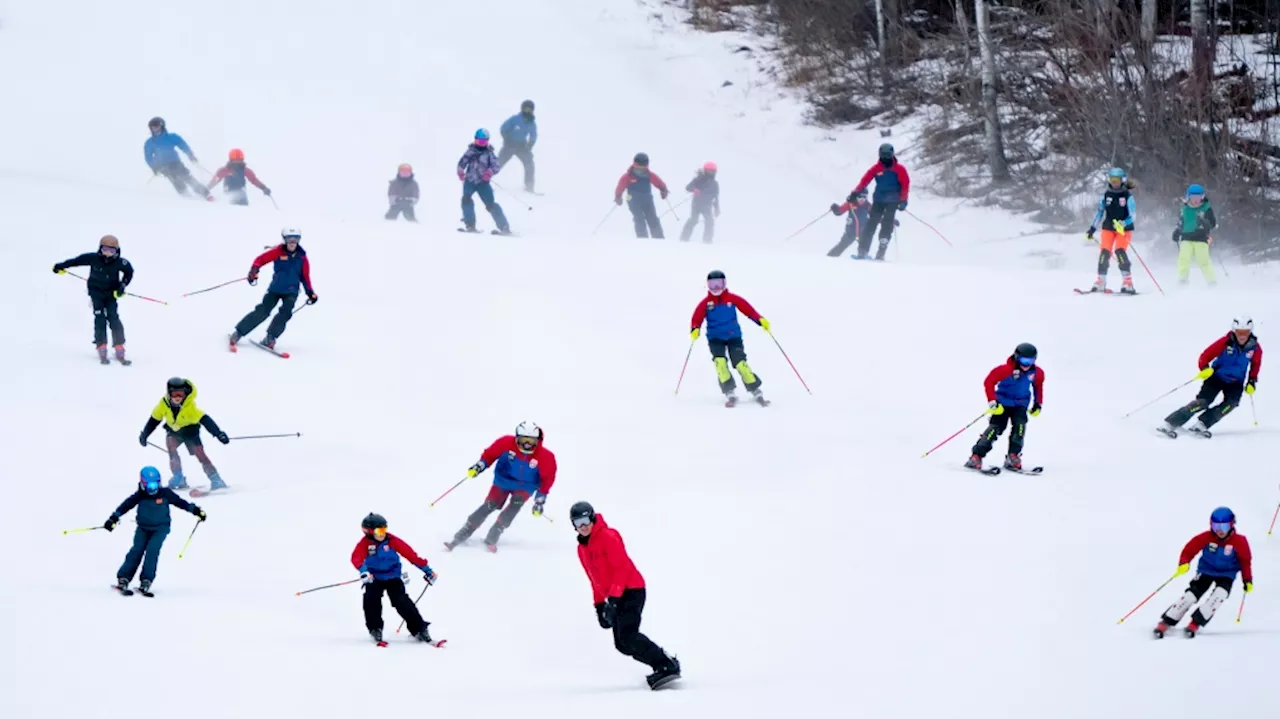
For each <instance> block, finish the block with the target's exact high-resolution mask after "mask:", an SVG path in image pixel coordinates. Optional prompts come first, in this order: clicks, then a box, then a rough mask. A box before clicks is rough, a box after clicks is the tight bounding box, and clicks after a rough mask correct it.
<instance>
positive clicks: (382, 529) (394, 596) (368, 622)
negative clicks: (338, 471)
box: [351, 512, 445, 647]
mask: <svg viewBox="0 0 1280 719" xmlns="http://www.w3.org/2000/svg"><path fill="white" fill-rule="evenodd" d="M360 529H361V530H362V531H363V532H364V536H363V537H361V538H360V541H359V542H356V548H355V549H354V550H352V552H351V564H352V566H354V567H355V568H356V569H357V570H358V571H359V572H360V581H361V582H362V583H363V584H364V600H363V602H362V604H363V606H364V626H365V628H366V629H368V630H369V636H370V637H373V641H375V642H377V643H378V644H379V645H380V646H386V642H384V641H383V640H382V595H383V594H386V595H387V596H388V597H389V598H390V599H391V606H393V607H395V609H396V613H397V614H399V615H400V617H401V618H402V619H404V623H405V626H406V627H407V628H408V629H409V634H411V635H413V636H414V637H415V638H416V639H417V640H418V641H420V642H426V643H427V644H431V645H434V646H437V647H438V646H442V645H443V644H444V643H445V640H443V639H442V640H440V641H438V642H437V641H434V640H433V639H432V638H431V633H430V632H428V631H427V626H428V625H430V624H431V622H428V621H425V620H423V618H422V615H421V614H420V613H418V606H417V605H416V604H414V602H413V600H412V599H410V598H409V593H408V592H406V591H405V588H404V585H405V582H406V581H408V575H407V574H402V573H401V567H400V557H404V558H405V559H407V560H409V562H410V563H411V564H413V566H415V567H417V568H418V569H419V570H421V572H422V577H423V579H425V580H426V581H427V584H435V581H436V573H435V571H434V570H433V569H432V568H431V565H429V564H428V563H427V560H425V559H423V558H422V557H419V556H418V553H417V552H415V551H413V547H410V546H409V545H408V544H407V543H406V542H405V541H404V540H403V539H401V538H399V537H397V536H396V535H394V534H390V533H388V532H387V520H386V518H385V517H383V516H382V515H381V514H374V513H373V512H370V513H369V515H368V516H366V517H365V518H364V520H363V521H361V522H360Z"/></svg>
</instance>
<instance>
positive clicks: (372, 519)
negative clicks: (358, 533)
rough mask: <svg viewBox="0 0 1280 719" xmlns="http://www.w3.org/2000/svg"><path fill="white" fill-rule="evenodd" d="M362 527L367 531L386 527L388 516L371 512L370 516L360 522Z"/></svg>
mask: <svg viewBox="0 0 1280 719" xmlns="http://www.w3.org/2000/svg"><path fill="white" fill-rule="evenodd" d="M360 528H361V529H363V530H364V531H366V532H372V531H373V530H375V529H386V528H387V518H386V517H384V516H382V515H381V514H377V513H375V512H369V514H368V516H366V517H365V518H364V519H363V520H362V521H361V522H360Z"/></svg>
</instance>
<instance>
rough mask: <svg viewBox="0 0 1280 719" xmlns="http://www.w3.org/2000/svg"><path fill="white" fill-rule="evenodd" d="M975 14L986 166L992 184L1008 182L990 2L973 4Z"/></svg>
mask: <svg viewBox="0 0 1280 719" xmlns="http://www.w3.org/2000/svg"><path fill="white" fill-rule="evenodd" d="M973 10H974V13H973V14H974V18H975V19H976V21H977V25H978V51H979V52H980V53H981V55H982V116H983V123H984V125H985V126H986V139H985V143H984V144H986V149H987V164H988V165H990V166H991V177H992V179H993V180H995V181H996V182H997V183H1000V182H1008V180H1009V161H1008V159H1006V158H1005V156H1004V135H1003V133H1002V132H1001V130H1000V108H999V103H998V102H997V100H998V98H997V94H998V92H999V77H998V75H997V74H996V51H995V47H994V46H993V44H992V42H991V22H990V21H989V19H988V17H987V0H974V3H973Z"/></svg>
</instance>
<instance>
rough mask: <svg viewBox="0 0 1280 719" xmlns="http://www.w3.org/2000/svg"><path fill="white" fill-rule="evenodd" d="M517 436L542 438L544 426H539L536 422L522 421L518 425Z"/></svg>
mask: <svg viewBox="0 0 1280 719" xmlns="http://www.w3.org/2000/svg"><path fill="white" fill-rule="evenodd" d="M516 436H517V437H532V438H533V439H542V428H541V427H539V426H538V425H537V423H536V422H528V421H526V422H521V423H520V424H518V425H516Z"/></svg>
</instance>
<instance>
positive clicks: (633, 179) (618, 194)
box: [613, 152, 669, 240]
mask: <svg viewBox="0 0 1280 719" xmlns="http://www.w3.org/2000/svg"><path fill="white" fill-rule="evenodd" d="M655 187H656V188H658V192H659V193H661V194H662V199H664V200H665V199H667V195H668V194H669V193H668V190H667V183H665V182H663V181H662V178H661V177H658V173H656V172H650V171H649V156H648V155H647V154H645V153H643V152H637V153H636V156H635V158H634V159H633V160H632V163H631V167H629V168H627V171H626V172H624V173H622V177H621V178H620V179H619V180H618V185H617V187H615V188H614V189H613V203H614V204H615V205H618V206H619V207H621V206H622V197H623V195H624V194H625V195H626V198H627V209H629V210H631V221H632V222H633V223H634V224H635V227H636V237H641V238H644V237H650V236H652V237H653V238H654V239H655V240H661V239H663V234H662V222H661V221H660V220H659V219H658V208H657V207H656V206H655V205H654V203H653V188H655Z"/></svg>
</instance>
